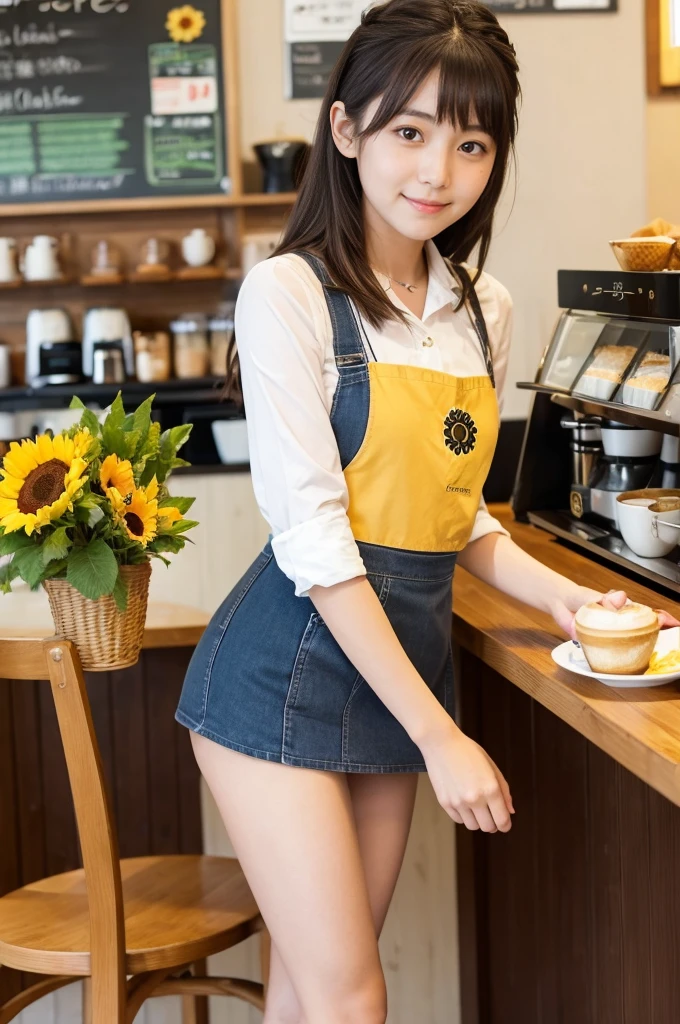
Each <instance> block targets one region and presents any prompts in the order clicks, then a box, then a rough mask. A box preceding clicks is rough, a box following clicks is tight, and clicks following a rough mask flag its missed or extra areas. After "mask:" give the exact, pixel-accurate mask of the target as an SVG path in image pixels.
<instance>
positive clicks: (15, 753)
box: [0, 647, 202, 1004]
mask: <svg viewBox="0 0 680 1024" xmlns="http://www.w3.org/2000/svg"><path fill="white" fill-rule="evenodd" d="M192 651H193V649H192V648H188V647H185V648H176V649H172V650H163V649H160V650H146V651H143V652H142V656H141V659H140V661H139V662H138V664H137V665H135V666H134V667H133V668H129V669H125V670H124V671H120V672H108V673H86V674H85V677H86V681H87V689H88V693H89V697H90V703H91V706H92V715H93V718H94V725H95V729H96V732H97V738H98V741H99V746H100V749H101V753H102V759H103V762H104V768H105V772H106V776H107V779H108V781H109V787H110V794H111V799H112V802H113V810H114V815H115V819H116V823H117V828H118V838H119V843H120V852H121V856H122V857H140V856H145V855H148V854H173V853H200V852H201V850H202V829H201V813H200V788H199V778H200V776H199V771H198V767H197V765H196V761H195V759H194V756H193V752H192V749H191V742H190V739H189V732H188V730H187V729H185V728H184V727H183V726H181V725H178V724H177V723H176V722H175V721H174V714H175V708H176V707H177V702H178V699H179V694H180V691H181V687H182V682H183V680H184V675H185V672H186V668H187V665H188V663H189V659H190V657H191V654H192ZM79 866H81V859H80V851H79V847H78V835H77V831H76V825H75V818H74V814H73V804H72V800H71V796H70V790H69V784H68V776H67V772H66V763H65V761H64V755H63V752H62V748H61V741H60V737H59V731H58V727H57V718H56V713H55V710H54V703H53V700H52V694H51V691H50V686H49V683H47V682H45V683H43V682H18V681H10V680H0V895H2V894H4V893H7V892H9V891H11V890H12V889H16V888H18V887H19V886H21V885H26V884H28V883H29V882H33V881H35V880H36V879H38V878H42V877H44V876H47V875H53V874H58V873H60V872H62V871H70V870H72V869H73V868H76V867H79ZM32 980H35V978H33V979H32ZM20 987H21V977H20V976H19V975H17V974H15V973H14V972H10V971H7V970H6V969H5V968H2V969H1V970H0V1004H1V1003H2V1002H3V1001H4V1000H5V999H7V998H8V997H9V996H10V995H11V994H13V993H15V992H16V991H18V990H19V989H20Z"/></svg>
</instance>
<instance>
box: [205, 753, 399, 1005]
mask: <svg viewBox="0 0 680 1024" xmlns="http://www.w3.org/2000/svg"><path fill="white" fill-rule="evenodd" d="M192 742H193V745H194V751H195V753H196V758H197V760H198V764H199V766H200V768H201V771H202V773H203V775H204V777H205V779H206V782H207V784H208V786H209V788H210V790H211V792H212V794H213V797H214V799H215V802H216V804H217V806H218V808H219V810H220V813H221V815H222V818H223V821H224V823H225V826H226V828H227V831H228V832H229V836H230V839H231V841H232V843H233V844H234V848H235V851H236V855H237V856H238V858H239V861H240V863H241V866H242V868H243V871H244V873H245V875H246V877H247V879H248V881H249V883H250V886H251V888H252V890H253V893H254V895H255V898H256V900H257V902H258V906H259V907H260V910H261V912H262V916H263V917H264V919H265V921H266V922H267V926H268V928H269V931H270V932H271V936H272V940H273V943H274V944H275V945H276V947H277V949H278V952H279V954H280V956H281V959H282V961H283V964H284V965H285V968H286V972H287V974H288V976H289V977H290V979H291V982H292V985H293V986H294V990H295V992H296V993H297V995H298V997H299V999H300V1004H301V1006H302V1009H303V1013H304V1017H305V1020H306V1022H307V1024H384V1022H385V1019H386V1015H387V1009H386V997H385V982H384V978H383V974H382V968H381V965H380V957H379V954H378V943H377V939H376V929H375V924H374V921H373V914H372V907H371V901H370V899H369V895H368V891H367V887H366V881H365V875H364V868H363V863H362V859H361V851H360V846H359V840H358V836H357V831H356V825H355V819H354V813H353V808H352V802H351V799H350V789H349V785H348V782H347V778H346V776H345V775H343V774H339V773H334V772H317V771H313V770H310V769H299V768H290V767H288V766H286V765H281V764H277V763H273V762H269V761H260V760H257V759H256V758H251V757H246V756H244V755H242V754H239V753H236V752H235V751H232V750H229V749H227V748H226V747H222V746H220V745H219V744H216V743H213V742H212V741H211V740H208V739H206V738H204V737H201V736H197V735H196V734H193V733H192ZM273 981H274V978H273V976H272V983H273Z"/></svg>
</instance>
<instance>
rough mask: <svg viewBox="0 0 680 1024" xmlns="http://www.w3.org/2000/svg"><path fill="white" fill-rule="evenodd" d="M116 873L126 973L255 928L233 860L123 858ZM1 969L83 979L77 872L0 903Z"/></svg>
mask: <svg viewBox="0 0 680 1024" xmlns="http://www.w3.org/2000/svg"><path fill="white" fill-rule="evenodd" d="M120 869H121V877H122V881H123V900H124V903H125V937H126V950H127V959H126V971H127V973H128V974H141V973H143V972H144V971H150V970H158V969H162V968H168V967H179V966H181V965H183V964H189V963H192V962H193V961H194V960H199V959H202V958H203V957H205V956H210V955H212V954H213V953H217V952H220V951H221V950H223V949H227V948H229V947H230V946H232V945H235V944H236V943H237V942H241V941H242V940H243V939H245V938H247V937H248V935H251V934H252V933H253V932H256V931H258V930H260V929H261V928H262V919H261V918H260V916H259V913H258V909H257V905H256V903H255V900H254V899H253V896H252V893H251V892H250V889H249V887H248V883H247V882H246V880H245V878H244V876H243V872H242V871H241V868H240V866H239V863H238V861H237V860H236V859H235V858H233V857H201V856H176V857H136V858H133V859H129V860H122V861H121V862H120ZM0 964H5V965H6V966H7V967H13V968H15V969H16V970H20V971H30V972H33V973H39V974H66V975H72V976H87V975H89V974H90V920H89V913H88V907H87V895H86V891H85V874H84V872H83V871H82V870H79V871H69V872H67V873H66V874H63V875H53V876H52V877H51V878H45V879H42V880H41V881H39V882H33V883H32V884H31V885H27V886H25V887H24V888H23V889H17V890H15V891H14V892H11V893H9V894H8V895H7V896H4V897H3V898H2V899H0Z"/></svg>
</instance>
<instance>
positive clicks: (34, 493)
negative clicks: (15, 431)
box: [0, 430, 92, 537]
mask: <svg viewBox="0 0 680 1024" xmlns="http://www.w3.org/2000/svg"><path fill="white" fill-rule="evenodd" d="M91 442H92V437H91V435H90V434H89V432H88V431H86V430H82V431H79V432H78V433H77V434H76V435H75V437H73V438H69V437H67V436H66V435H65V434H57V435H56V437H54V438H52V437H50V436H49V434H40V435H39V436H38V437H36V439H35V441H31V440H26V441H22V442H21V443H20V444H19V443H18V442H16V441H13V442H12V444H11V445H10V450H9V452H8V453H7V454H6V455H5V458H4V460H3V465H2V473H3V474H4V475H3V476H0V526H2V527H4V530H5V533H14V532H16V531H17V530H22V529H23V530H25V531H26V533H27V534H28V536H29V537H30V536H31V534H32V533H33V532H34V531H36V530H37V531H40V529H41V528H42V527H43V526H45V525H46V524H47V523H50V522H53V521H54V520H55V519H59V518H60V517H61V516H63V515H64V513H65V512H66V511H67V510H68V511H69V512H71V511H73V499H74V498H75V497H76V495H77V494H78V493H79V492H80V491H81V490H82V488H83V486H84V485H85V482H86V478H85V477H84V473H85V471H86V469H87V462H86V460H85V458H83V456H84V455H87V451H88V448H89V447H90V444H91Z"/></svg>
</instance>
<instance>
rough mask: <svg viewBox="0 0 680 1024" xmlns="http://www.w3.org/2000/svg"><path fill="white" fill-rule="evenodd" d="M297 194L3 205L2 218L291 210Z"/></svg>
mask: <svg viewBox="0 0 680 1024" xmlns="http://www.w3.org/2000/svg"><path fill="white" fill-rule="evenodd" d="M296 199H297V193H296V192H251V193H243V194H241V195H233V196H167V197H163V196H147V197H146V198H143V199H83V200H79V201H78V202H77V203H63V202H60V203H40V205H39V207H38V206H37V205H36V204H35V203H0V211H2V216H3V217H47V216H49V215H50V214H65V213H66V214H74V215H77V214H79V213H120V212H123V211H126V210H133V211H134V210H138V211H140V212H144V211H148V210H181V209H185V210H187V209H200V208H206V207H207V208H210V207H212V208H213V209H223V208H225V207H233V208H236V209H240V208H243V207H246V206H251V207H252V206H265V207H266V206H292V205H293V203H294V202H295V200H296Z"/></svg>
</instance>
